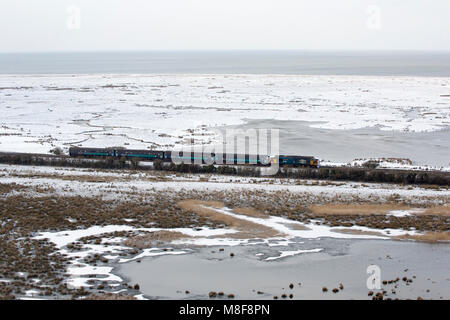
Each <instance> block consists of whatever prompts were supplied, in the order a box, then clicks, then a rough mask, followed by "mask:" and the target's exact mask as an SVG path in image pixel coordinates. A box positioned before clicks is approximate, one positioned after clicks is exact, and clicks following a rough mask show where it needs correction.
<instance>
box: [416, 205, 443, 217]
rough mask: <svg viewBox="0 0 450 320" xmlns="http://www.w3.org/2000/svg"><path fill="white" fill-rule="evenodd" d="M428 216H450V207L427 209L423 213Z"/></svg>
mask: <svg viewBox="0 0 450 320" xmlns="http://www.w3.org/2000/svg"><path fill="white" fill-rule="evenodd" d="M420 214H428V215H434V216H436V215H438V216H449V215H450V205H444V206H436V207H431V208H428V209H426V210H425V211H424V212H423V213H420Z"/></svg>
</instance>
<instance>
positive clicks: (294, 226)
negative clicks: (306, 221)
mask: <svg viewBox="0 0 450 320" xmlns="http://www.w3.org/2000/svg"><path fill="white" fill-rule="evenodd" d="M284 225H285V226H286V227H288V228H289V229H292V230H302V231H307V230H311V229H310V228H308V227H307V226H304V225H301V224H296V223H286V224H284Z"/></svg>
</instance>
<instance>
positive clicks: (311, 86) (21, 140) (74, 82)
mask: <svg viewBox="0 0 450 320" xmlns="http://www.w3.org/2000/svg"><path fill="white" fill-rule="evenodd" d="M449 87H450V79H449V78H426V77H423V78H421V77H370V76H287V75H76V76H73V75H57V76H56V75H51V76H50V75H48V76H46V75H40V76H32V75H30V76H23V75H20V76H14V75H2V76H0V111H1V113H2V117H1V118H0V151H21V152H44V153H46V152H48V151H49V150H50V149H51V148H52V147H54V146H60V147H65V148H67V147H68V146H69V145H70V144H73V145H83V146H91V147H107V146H125V147H128V148H148V147H151V146H155V147H167V148H170V147H173V146H174V145H179V144H182V143H186V141H187V140H188V139H191V138H194V139H196V141H197V142H204V143H210V142H213V141H215V139H216V134H215V131H214V128H216V127H217V126H229V125H241V124H245V122H246V121H247V120H251V119H271V120H298V121H307V122H309V123H310V126H311V127H315V128H326V129H357V128H364V127H377V128H380V129H381V130H394V131H409V132H424V131H435V130H440V129H442V128H446V127H448V126H449V124H450V121H449V118H450V101H449V98H448V97H447V96H446V95H447V94H448V93H449V90H450V88H449Z"/></svg>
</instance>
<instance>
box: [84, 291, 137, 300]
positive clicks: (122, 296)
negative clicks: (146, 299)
mask: <svg viewBox="0 0 450 320" xmlns="http://www.w3.org/2000/svg"><path fill="white" fill-rule="evenodd" d="M84 300H137V299H136V298H135V297H133V296H129V295H125V294H115V293H105V294H103V295H98V294H92V295H90V296H87V297H86V298H85V299H84Z"/></svg>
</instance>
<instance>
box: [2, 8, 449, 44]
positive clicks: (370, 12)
mask: <svg viewBox="0 0 450 320" xmlns="http://www.w3.org/2000/svg"><path fill="white" fill-rule="evenodd" d="M71 5H75V6H76V7H78V8H80V10H81V15H80V22H81V23H80V28H79V29H77V28H76V26H77V23H76V17H75V20H74V19H71V18H74V15H70V14H69V13H68V11H67V9H68V7H69V6H71ZM378 8H379V9H378ZM378 10H379V11H378ZM378 13H380V15H379V17H380V19H378V18H377V15H378ZM68 21H69V26H70V28H68V26H67V23H68ZM74 21H75V22H74ZM73 28H75V29H73ZM0 30H1V32H0V52H29V51H101V50H173V49H175V50H203V49H207V50H221V49H319V50H321V49H343V50H346V49H349V50H354V49H356V50H372V49H376V50H450V1H449V0H431V1H430V0H340V1H339V0H308V1H305V0H221V1H219V0H72V1H68V0H1V1H0Z"/></svg>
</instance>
